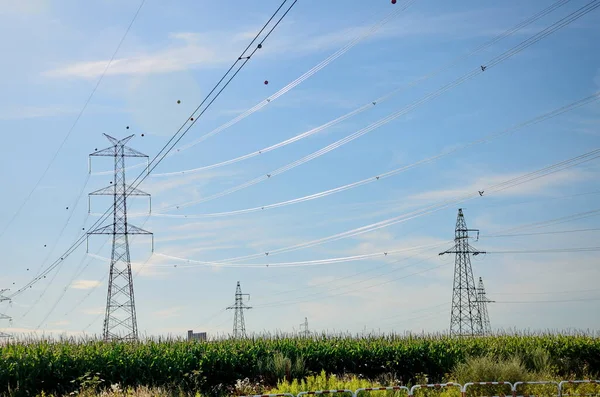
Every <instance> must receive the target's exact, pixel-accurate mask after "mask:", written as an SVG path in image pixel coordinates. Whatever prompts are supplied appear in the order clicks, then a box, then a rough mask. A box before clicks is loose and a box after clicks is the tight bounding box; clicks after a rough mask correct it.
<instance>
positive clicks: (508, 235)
mask: <svg viewBox="0 0 600 397" xmlns="http://www.w3.org/2000/svg"><path fill="white" fill-rule="evenodd" d="M597 231H600V228H597V227H595V228H587V229H574V230H556V231H552V232H533V233H511V234H496V235H490V236H479V238H499V237H523V236H541V235H548V234H567V233H582V232H597Z"/></svg>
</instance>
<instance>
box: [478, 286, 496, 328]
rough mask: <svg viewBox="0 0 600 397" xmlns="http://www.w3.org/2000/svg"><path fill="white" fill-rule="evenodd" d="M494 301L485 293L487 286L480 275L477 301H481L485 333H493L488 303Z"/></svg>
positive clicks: (481, 314) (480, 314)
mask: <svg viewBox="0 0 600 397" xmlns="http://www.w3.org/2000/svg"><path fill="white" fill-rule="evenodd" d="M492 302H494V301H492V300H489V299H488V298H487V296H486V295H485V287H484V286H483V279H482V278H481V277H479V285H478V286H477V303H479V317H480V327H481V331H482V333H483V334H484V335H489V334H491V333H492V325H491V324H490V316H489V314H488V310H487V304H488V303H492Z"/></svg>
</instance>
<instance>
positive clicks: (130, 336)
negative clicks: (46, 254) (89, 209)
mask: <svg viewBox="0 0 600 397" xmlns="http://www.w3.org/2000/svg"><path fill="white" fill-rule="evenodd" d="M104 136H105V137H106V138H107V139H108V140H109V141H110V142H111V143H112V144H113V146H111V147H109V148H106V149H102V150H96V151H95V152H94V153H92V154H90V172H91V161H92V159H91V157H96V156H104V157H113V158H114V170H115V173H114V179H113V181H112V182H111V185H110V186H107V187H105V188H102V189H100V190H96V191H95V192H92V193H90V194H89V196H90V198H91V196H100V195H109V196H113V216H112V222H111V223H108V224H106V225H104V226H100V227H98V228H96V229H94V230H92V231H90V232H88V233H87V234H88V238H89V236H90V235H92V234H106V235H112V254H111V257H110V272H109V280H108V294H107V297H106V313H105V316H104V329H103V338H104V340H105V341H109V340H128V341H131V340H137V339H138V328H137V318H136V312H135V299H134V294H133V277H132V275H131V257H130V254H129V236H130V235H132V234H145V235H150V236H152V238H153V240H152V250H153V251H154V237H153V234H152V233H151V232H148V231H146V230H143V229H141V228H139V227H137V226H134V225H131V224H129V223H128V222H127V197H128V196H145V197H150V195H149V194H148V193H145V192H143V191H141V190H139V189H136V188H134V187H132V186H129V185H127V184H126V182H125V157H145V158H148V156H147V155H145V154H143V153H140V152H138V151H137V150H134V149H132V148H130V147H128V146H125V144H126V143H127V142H128V141H129V140H130V139H131V138H133V135H130V136H128V137H127V138H123V139H121V140H118V139H115V138H113V137H111V136H110V135H107V134H104ZM150 206H152V203H151V202H150ZM150 211H152V208H150Z"/></svg>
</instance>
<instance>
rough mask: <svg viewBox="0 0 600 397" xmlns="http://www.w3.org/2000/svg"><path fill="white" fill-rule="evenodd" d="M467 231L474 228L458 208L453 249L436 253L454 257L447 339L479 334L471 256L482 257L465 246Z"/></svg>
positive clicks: (479, 324)
mask: <svg viewBox="0 0 600 397" xmlns="http://www.w3.org/2000/svg"><path fill="white" fill-rule="evenodd" d="M469 232H477V237H479V230H478V229H468V228H467V223H466V222H465V217H464V215H463V212H462V208H459V209H458V216H457V218H456V228H455V231H454V248H451V249H449V250H447V251H444V252H440V255H444V254H456V256H455V259H454V287H453V290H452V314H451V315H450V335H451V336H475V335H482V334H483V331H482V329H481V321H480V318H481V317H480V312H479V302H478V300H477V289H476V287H475V280H474V279H473V269H472V268H471V255H479V254H484V253H485V252H484V251H478V250H476V249H474V248H473V247H471V245H470V244H469Z"/></svg>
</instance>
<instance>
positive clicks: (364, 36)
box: [95, 0, 570, 176]
mask: <svg viewBox="0 0 600 397" xmlns="http://www.w3.org/2000/svg"><path fill="white" fill-rule="evenodd" d="M415 1H416V0H407V1H405V2H404V4H402V6H400V7H395V8H394V9H393V10H392V11H391V12H390V13H388V15H386V16H385V17H384V18H383V19H381V20H380V21H378V22H376V23H375V24H374V25H372V26H371V27H370V28H368V29H366V30H364V31H363V32H361V33H360V34H359V35H358V36H356V37H355V38H354V39H352V40H351V41H350V42H348V43H347V44H345V45H344V46H343V47H342V48H340V49H338V50H337V51H336V52H334V53H333V54H331V55H329V56H328V57H327V58H325V59H324V60H323V61H321V62H320V63H318V64H317V65H315V66H314V67H312V68H311V69H309V70H308V71H307V72H305V73H304V74H302V75H301V76H300V77H298V78H297V79H295V80H293V81H292V82H290V83H289V84H287V85H286V86H285V87H283V88H281V89H280V90H279V91H277V92H276V93H275V94H272V95H270V96H269V97H267V98H265V99H263V100H262V101H261V102H259V103H258V104H256V105H254V106H253V107H251V108H249V109H248V110H246V111H244V112H243V113H241V114H240V115H238V116H236V117H235V118H233V119H232V120H230V121H228V122H227V123H225V124H223V125H221V126H219V127H217V128H215V129H214V130H212V131H210V132H208V133H207V134H204V135H202V136H201V137H200V138H199V139H197V140H195V141H194V142H191V143H188V144H186V145H183V146H180V147H178V148H177V150H176V151H173V152H171V153H169V155H168V156H167V157H171V156H174V155H177V154H180V153H181V152H183V151H184V150H187V149H190V148H192V147H194V146H196V145H198V144H199V143H201V142H203V141H205V140H206V139H208V138H209V137H211V136H213V135H216V134H218V133H220V132H222V131H224V130H226V129H227V128H229V127H231V126H233V125H235V124H237V123H238V122H240V121H242V120H243V119H245V118H246V117H248V116H250V115H252V114H254V113H256V112H257V111H259V110H260V109H262V108H264V107H265V106H267V105H268V104H270V103H271V102H273V101H274V100H276V99H277V98H280V97H281V96H283V95H284V94H286V93H288V92H289V91H291V90H292V89H293V88H295V87H297V86H298V85H300V84H301V83H303V82H304V81H306V80H307V79H309V78H310V77H312V76H313V75H314V74H316V73H317V72H319V71H320V70H321V69H323V68H325V67H326V66H328V65H329V64H330V63H332V62H333V61H335V60H336V59H337V58H339V57H341V56H342V55H344V54H345V53H346V52H348V51H349V50H350V49H352V48H353V47H354V46H356V45H357V44H358V43H360V42H361V41H363V40H365V39H367V38H368V37H370V36H372V35H373V34H374V33H375V32H377V31H378V30H379V29H380V28H382V27H383V26H385V25H386V24H387V23H388V22H390V21H391V20H392V19H394V18H395V17H396V16H398V15H399V14H400V13H401V12H403V11H404V10H406V9H407V8H408V7H410V6H411V5H412V4H413V3H414V2H415ZM566 1H570V0H560V1H559V2H561V3H564V2H566ZM300 139H301V138H300ZM289 143H291V142H289ZM284 146H285V145H284ZM270 150H274V149H269V150H265V152H266V151H270ZM258 154H259V153H258V152H256V155H258ZM251 157H253V156H251ZM248 158H249V157H248ZM238 161H241V160H238ZM143 165H144V164H136V165H133V166H130V167H128V168H127V169H128V170H129V169H134V168H139V167H140V166H143ZM181 172H185V171H179V172H175V173H160V174H153V175H152V176H167V175H172V174H179V173H181ZM108 173H110V171H102V172H97V173H95V174H96V175H102V174H108Z"/></svg>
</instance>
